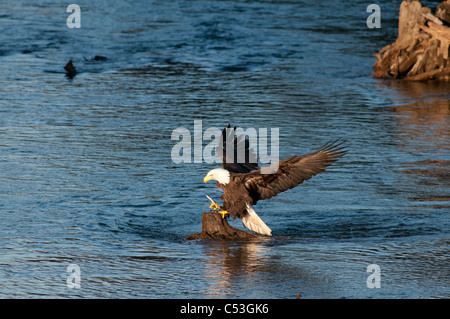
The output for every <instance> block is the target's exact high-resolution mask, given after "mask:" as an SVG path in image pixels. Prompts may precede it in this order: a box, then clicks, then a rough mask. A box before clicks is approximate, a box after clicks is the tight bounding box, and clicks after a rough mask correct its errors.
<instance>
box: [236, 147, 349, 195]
mask: <svg viewBox="0 0 450 319" xmlns="http://www.w3.org/2000/svg"><path fill="white" fill-rule="evenodd" d="M343 143H344V142H343V141H340V140H337V141H335V142H331V143H327V144H325V145H324V146H322V148H320V149H319V150H318V151H317V152H314V153H310V154H306V155H302V156H292V157H289V158H287V159H284V160H281V161H279V162H278V163H276V164H272V165H278V170H276V172H275V173H273V174H262V173H261V170H257V171H254V172H251V173H247V174H244V175H243V182H244V184H245V187H246V188H247V189H248V191H249V194H250V196H251V197H252V198H253V201H254V204H255V203H256V202H257V201H258V200H261V199H268V198H271V197H273V196H276V195H277V194H279V193H281V192H284V191H286V190H288V189H290V188H293V187H295V186H297V185H299V184H301V183H302V182H303V181H304V180H307V179H310V178H311V177H313V176H314V175H316V174H318V173H321V172H324V171H325V169H326V167H327V166H329V165H331V163H332V162H334V161H336V160H337V159H338V158H339V157H341V156H343V155H344V154H346V153H347V151H346V150H344V147H343V146H342V145H343ZM275 167H277V166H275Z"/></svg>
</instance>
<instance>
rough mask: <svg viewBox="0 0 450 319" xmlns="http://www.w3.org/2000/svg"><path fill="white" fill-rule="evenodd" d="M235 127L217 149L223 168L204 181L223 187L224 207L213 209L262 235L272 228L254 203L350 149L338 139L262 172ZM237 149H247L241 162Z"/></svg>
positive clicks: (318, 170) (226, 131)
mask: <svg viewBox="0 0 450 319" xmlns="http://www.w3.org/2000/svg"><path fill="white" fill-rule="evenodd" d="M235 130H236V127H235V128H234V129H233V128H230V125H228V127H227V128H225V129H223V131H222V136H221V142H220V144H221V145H220V146H219V147H217V148H216V154H217V155H219V156H220V157H221V158H222V168H216V169H213V170H211V171H209V172H208V174H206V176H205V178H204V179H203V181H204V182H205V183H206V182H208V181H209V180H215V181H217V183H216V185H217V187H218V188H221V189H222V190H223V195H222V196H221V197H220V199H223V206H222V207H220V206H219V205H218V204H216V203H215V202H213V203H212V204H211V206H210V208H211V209H213V210H217V211H218V212H219V213H221V214H222V217H225V216H226V215H227V214H229V215H231V216H232V217H233V219H235V218H236V217H238V218H239V219H241V221H242V223H243V224H244V226H245V227H246V228H248V229H249V230H251V231H253V232H255V233H258V234H261V235H267V236H271V235H272V230H271V229H270V228H269V227H268V226H267V225H266V224H265V223H264V222H263V221H262V219H261V218H260V217H259V216H258V215H257V214H256V212H255V210H254V209H253V205H255V204H256V203H257V202H258V201H259V200H263V199H269V198H272V197H274V196H276V195H277V194H279V193H281V192H284V191H286V190H288V189H291V188H293V187H296V186H298V185H299V184H301V183H302V182H303V181H305V180H307V179H310V178H311V177H313V176H314V175H316V174H318V173H321V172H324V171H325V169H326V167H327V166H329V165H331V163H332V162H334V161H336V160H337V159H338V158H339V157H341V156H343V155H344V154H346V152H347V151H346V150H344V147H343V146H342V145H343V142H342V141H340V140H336V141H334V142H329V143H327V144H325V145H324V146H322V147H321V148H320V149H319V150H318V151H316V152H313V153H310V154H306V155H302V156H292V157H289V158H286V159H283V160H281V161H279V162H278V163H275V164H272V165H271V166H274V165H275V166H274V167H275V168H276V170H274V171H273V173H271V174H263V173H262V172H261V169H259V167H258V165H257V163H256V161H255V157H254V152H253V149H251V148H250V147H249V142H248V140H247V139H245V138H243V137H242V136H235ZM239 146H244V147H243V148H242V147H241V148H239ZM227 147H232V148H234V156H233V158H230V157H227V152H226V149H227ZM238 150H240V151H241V150H244V151H245V157H244V158H243V159H245V160H241V162H242V163H239V162H238V161H237V158H238V157H237V156H236V155H237V154H236V152H237V151H238ZM230 155H231V154H230ZM266 172H267V171H266Z"/></svg>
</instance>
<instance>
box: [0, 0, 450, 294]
mask: <svg viewBox="0 0 450 319" xmlns="http://www.w3.org/2000/svg"><path fill="white" fill-rule="evenodd" d="M77 3H78V4H79V5H80V7H81V15H82V20H81V29H68V28H67V26H66V18H67V16H68V15H69V13H66V5H61V4H60V3H59V2H57V1H32V2H29V1H6V2H2V3H1V4H0V12H1V13H0V43H1V46H0V218H1V222H0V297H2V298H10V297H21V298H23V297H25V298H30V297H46V298H48V297H52V298H55V297H56V298H71V297H85V298H108V297H113V298H296V297H297V295H298V294H299V293H300V294H301V297H302V298H342V297H343V298H449V297H450V281H449V278H450V273H449V269H450V264H449V263H450V262H449V257H450V256H449V255H450V253H449V251H450V250H449V248H450V245H449V243H450V237H449V211H450V185H449V180H450V156H449V155H450V142H449V141H450V139H449V137H450V130H449V123H450V121H449V120H450V93H449V92H450V90H449V89H450V86H449V84H444V83H441V84H436V83H405V82H399V81H384V80H383V81H381V80H377V79H373V78H371V73H372V65H373V63H374V57H373V53H374V52H376V51H377V50H379V49H380V48H381V47H383V46H384V45H385V44H387V43H390V42H392V41H394V40H395V37H396V24H397V12H398V6H399V4H395V3H394V4H383V5H382V28H381V29H374V30H370V29H368V28H367V27H366V23H365V20H366V18H367V16H368V13H366V6H367V3H365V2H363V1H349V2H346V3H345V4H343V3H342V2H339V1H328V2H326V3H316V2H307V1H283V2H278V3H277V2H274V3H272V2H265V1H258V2H252V1H195V2H192V1H167V2H161V1H153V2H148V1H134V2H133V3H132V4H129V3H124V2H123V1H96V2H95V4H92V3H91V2H87V1H78V2H77ZM96 55H97V56H104V57H106V60H104V59H101V60H98V59H97V60H96V59H94V57H95V56H96ZM69 59H72V61H73V63H74V65H75V66H76V68H77V69H78V71H79V73H78V74H77V76H76V77H75V78H73V79H72V80H71V79H69V78H67V77H65V74H64V69H63V66H64V65H65V64H66V63H67V61H68V60H69ZM194 120H202V124H203V130H205V129H206V128H208V127H219V128H221V127H223V126H224V125H227V124H228V123H232V124H234V125H237V126H240V127H243V128H247V127H255V128H279V130H280V157H283V158H284V157H288V156H291V155H293V154H302V153H306V152H310V151H313V150H315V149H316V148H318V147H320V146H321V145H322V144H324V143H325V142H326V141H328V140H331V139H335V138H336V137H342V138H345V139H346V140H347V141H348V142H347V143H348V148H349V153H348V154H347V155H346V156H345V157H344V158H342V160H340V161H339V162H337V163H336V164H335V165H334V166H333V167H332V168H330V169H329V170H328V171H327V172H326V173H324V174H321V175H318V176H316V177H315V178H313V179H312V180H310V181H308V182H306V183H304V184H303V185H301V186H300V187H298V188H296V189H294V190H290V191H289V192H286V193H283V194H280V195H279V196H277V197H276V198H273V199H271V200H268V201H263V202H259V203H258V205H257V206H256V207H255V209H256V211H257V212H258V214H259V215H260V216H261V217H262V218H263V219H264V221H265V222H266V223H267V224H268V225H269V227H271V228H272V230H273V233H274V235H275V236H274V238H270V239H260V240H255V241H246V242H204V241H185V240H183V238H184V237H185V236H187V235H189V234H192V233H195V232H198V231H200V229H201V213H202V212H203V211H206V210H207V209H208V206H209V201H208V200H207V199H206V197H205V194H209V195H211V196H213V197H215V198H217V197H218V196H219V194H220V193H219V191H218V190H216V188H215V186H214V185H213V184H209V183H208V184H206V185H205V184H203V182H202V179H203V176H204V175H205V174H206V173H207V171H208V170H210V169H211V168H213V167H215V165H211V164H206V163H181V164H175V163H174V162H173V161H172V160H171V156H170V155H171V150H172V147H173V146H174V145H175V143H176V141H172V140H171V133H172V131H173V130H174V129H176V128H178V127H185V128H187V129H189V130H190V131H191V132H193V128H194ZM207 142H208V141H204V143H207ZM204 145H206V144H204ZM232 225H233V226H235V227H239V228H241V227H242V226H241V224H240V222H239V221H237V220H236V221H235V222H232ZM69 264H77V265H79V267H80V270H81V289H70V288H68V287H67V285H66V279H67V277H68V275H69V273H67V272H66V268H67V266H68V265H69ZM369 264H377V265H379V267H380V271H381V288H379V289H378V288H373V289H369V288H368V287H367V284H366V280H367V277H368V276H369V275H370V273H368V272H367V271H366V270H367V266H368V265H369Z"/></svg>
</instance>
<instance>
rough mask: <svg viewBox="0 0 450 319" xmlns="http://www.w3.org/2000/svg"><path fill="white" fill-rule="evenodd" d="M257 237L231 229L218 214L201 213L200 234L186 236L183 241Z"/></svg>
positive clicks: (225, 220)
mask: <svg viewBox="0 0 450 319" xmlns="http://www.w3.org/2000/svg"><path fill="white" fill-rule="evenodd" d="M255 237H258V236H257V235H254V234H250V233H247V232H246V231H243V230H240V229H237V228H234V227H231V226H230V224H228V222H227V219H226V218H222V216H221V215H220V214H219V213H214V212H213V213H203V215H202V232H201V233H195V234H192V235H189V236H186V237H185V238H184V239H248V238H255Z"/></svg>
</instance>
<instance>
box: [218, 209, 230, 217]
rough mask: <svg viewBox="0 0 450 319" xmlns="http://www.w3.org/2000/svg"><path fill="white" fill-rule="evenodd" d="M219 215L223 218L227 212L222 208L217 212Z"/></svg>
mask: <svg viewBox="0 0 450 319" xmlns="http://www.w3.org/2000/svg"><path fill="white" fill-rule="evenodd" d="M218 213H219V214H220V215H222V218H225V215H226V214H228V212H227V211H226V210H222V211H220V212H218Z"/></svg>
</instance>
